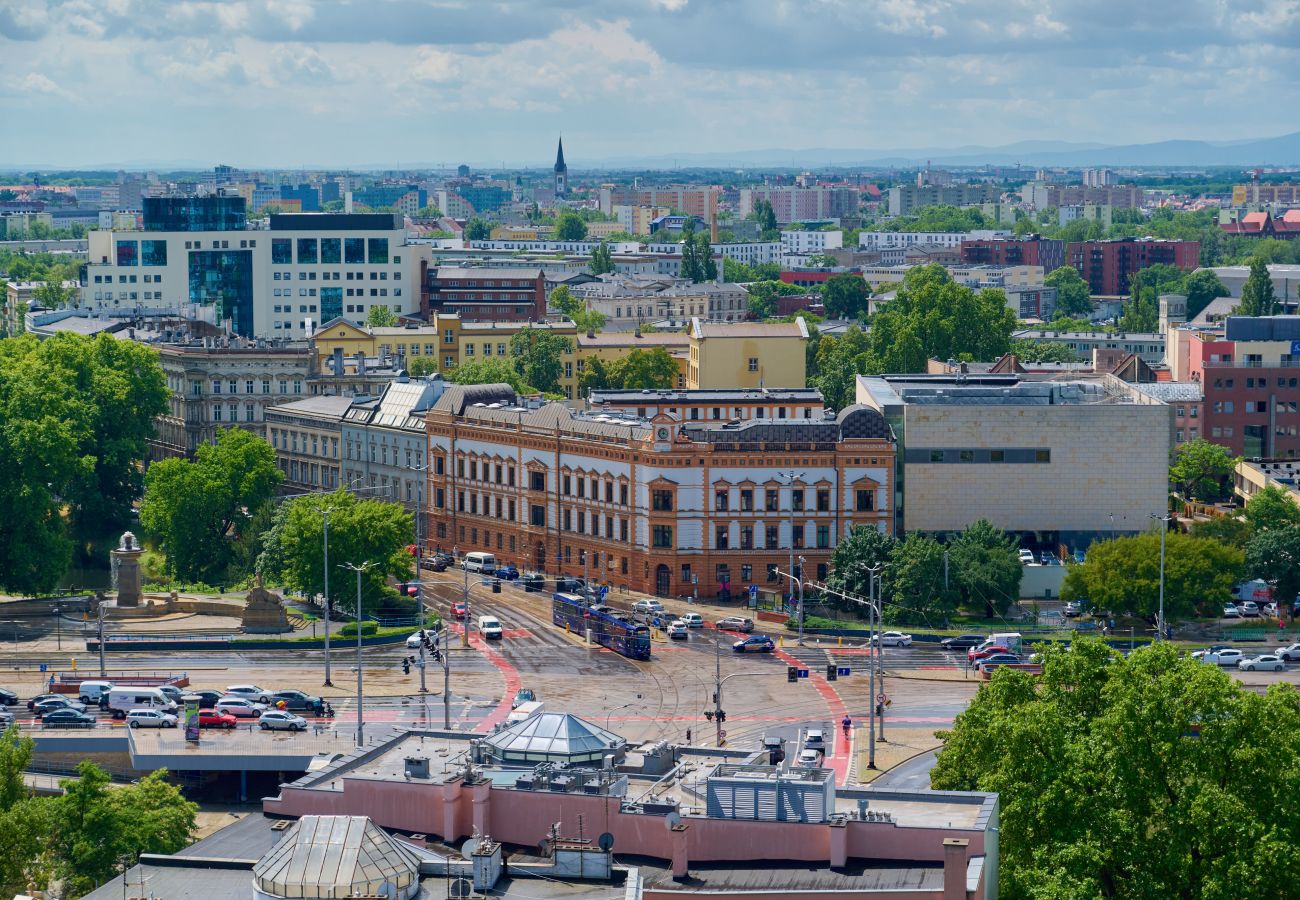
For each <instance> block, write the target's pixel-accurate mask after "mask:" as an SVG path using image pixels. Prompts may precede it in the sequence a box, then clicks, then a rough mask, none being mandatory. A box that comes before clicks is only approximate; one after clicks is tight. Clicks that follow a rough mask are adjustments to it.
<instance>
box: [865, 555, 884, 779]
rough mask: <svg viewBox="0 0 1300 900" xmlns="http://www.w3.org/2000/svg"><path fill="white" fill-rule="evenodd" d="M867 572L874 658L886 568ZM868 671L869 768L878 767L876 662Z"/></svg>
mask: <svg viewBox="0 0 1300 900" xmlns="http://www.w3.org/2000/svg"><path fill="white" fill-rule="evenodd" d="M863 568H864V569H866V570H867V597H868V598H869V599H868V601H867V634H868V637H867V640H868V641H870V643H871V655H872V657H874V656H875V655H876V654H877V653H879V652H880V648H879V647H877V646H876V641H877V640H879V638H877V635H878V634H879V633H880V632H879V631H877V630H876V573H877V572H879V571H880V570H881V569H883V568H884V563H877V564H876V565H874V566H863ZM867 671H868V673H870V679H869V681H870V684H871V688H870V694H869V695H868V697H867V768H868V769H874V768H875V767H876V661H875V659H874V658H873V659H869V660H868V661H867Z"/></svg>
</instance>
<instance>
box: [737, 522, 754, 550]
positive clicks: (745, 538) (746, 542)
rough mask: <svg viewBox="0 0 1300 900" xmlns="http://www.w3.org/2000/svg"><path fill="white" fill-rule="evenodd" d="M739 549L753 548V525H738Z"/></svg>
mask: <svg viewBox="0 0 1300 900" xmlns="http://www.w3.org/2000/svg"><path fill="white" fill-rule="evenodd" d="M740 549H741V550H753V549H754V526H753V525H741V526H740Z"/></svg>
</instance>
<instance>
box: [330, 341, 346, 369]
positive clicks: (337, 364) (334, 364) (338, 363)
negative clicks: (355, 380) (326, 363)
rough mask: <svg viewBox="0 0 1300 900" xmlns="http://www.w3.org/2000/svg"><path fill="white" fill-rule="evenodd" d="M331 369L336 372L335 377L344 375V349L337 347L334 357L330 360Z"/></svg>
mask: <svg viewBox="0 0 1300 900" xmlns="http://www.w3.org/2000/svg"><path fill="white" fill-rule="evenodd" d="M330 368H331V369H333V370H334V374H335V376H341V375H342V374H343V348H342V347H335V348H334V356H333V358H332V359H331V360H330Z"/></svg>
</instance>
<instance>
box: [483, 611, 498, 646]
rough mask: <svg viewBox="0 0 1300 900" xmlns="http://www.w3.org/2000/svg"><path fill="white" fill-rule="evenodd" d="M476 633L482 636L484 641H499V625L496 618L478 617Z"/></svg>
mask: <svg viewBox="0 0 1300 900" xmlns="http://www.w3.org/2000/svg"><path fill="white" fill-rule="evenodd" d="M478 633H479V634H481V635H483V639H484V640H486V641H499V640H501V623H500V622H499V621H498V620H497V617H496V616H479V617H478Z"/></svg>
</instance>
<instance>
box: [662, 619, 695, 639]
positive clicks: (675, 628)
mask: <svg viewBox="0 0 1300 900" xmlns="http://www.w3.org/2000/svg"><path fill="white" fill-rule="evenodd" d="M665 630H666V631H667V632H668V637H670V638H672V639H673V640H674V641H684V640H686V639H687V638H688V637H690V636H691V630H690V629H689V628H687V627H686V623H685V622H683V621H682V620H681V619H673V620H672V621H671V622H669V623H668V628H667V629H665Z"/></svg>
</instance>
